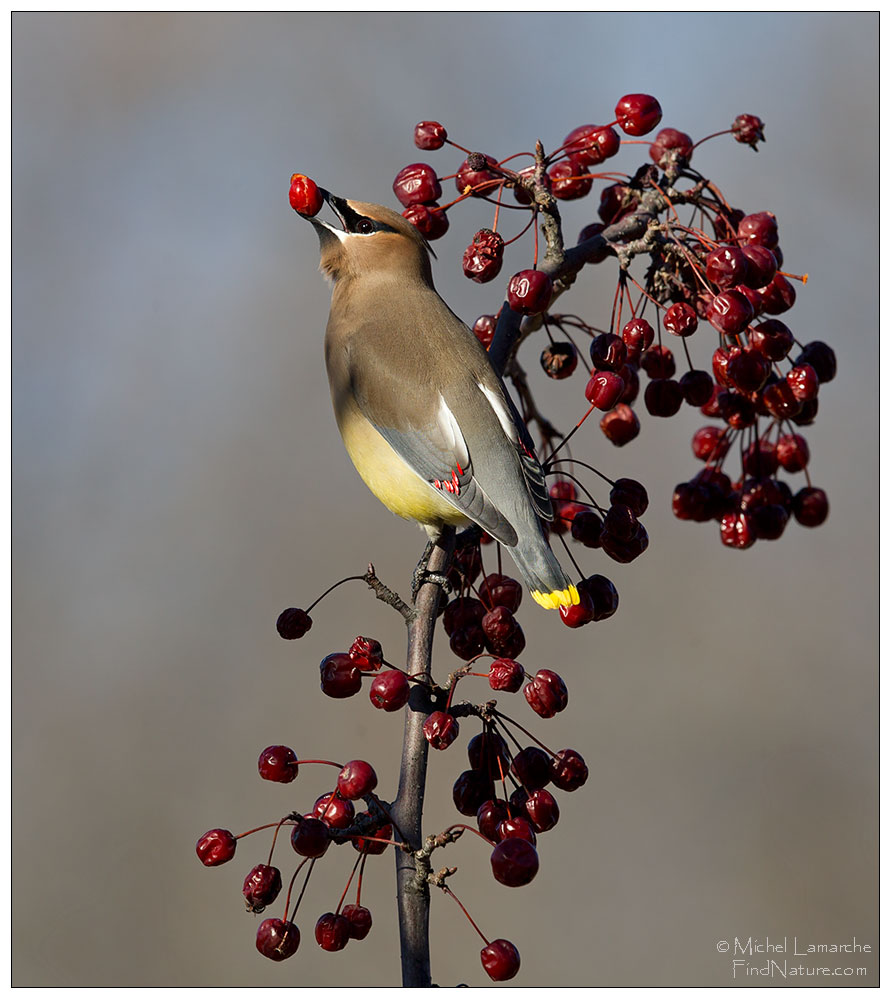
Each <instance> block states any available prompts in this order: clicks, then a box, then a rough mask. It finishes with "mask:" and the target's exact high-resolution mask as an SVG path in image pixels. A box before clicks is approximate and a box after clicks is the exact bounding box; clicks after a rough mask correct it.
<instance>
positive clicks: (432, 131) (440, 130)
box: [415, 121, 448, 149]
mask: <svg viewBox="0 0 891 999" xmlns="http://www.w3.org/2000/svg"><path fill="white" fill-rule="evenodd" d="M447 138H448V132H446V130H445V126H443V125H440V123H439V122H438V121H419V122H418V123H417V125H415V145H416V146H417V147H418V149H440V148H441V147H442V146H443V144H444V143H445V141H446V139H447Z"/></svg>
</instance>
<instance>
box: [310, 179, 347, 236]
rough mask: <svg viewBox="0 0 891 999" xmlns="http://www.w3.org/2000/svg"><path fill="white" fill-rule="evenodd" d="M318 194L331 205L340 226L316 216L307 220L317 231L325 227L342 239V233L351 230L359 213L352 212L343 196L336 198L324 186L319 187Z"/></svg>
mask: <svg viewBox="0 0 891 999" xmlns="http://www.w3.org/2000/svg"><path fill="white" fill-rule="evenodd" d="M319 194H321V195H322V198H323V200H324V201H325V203H326V204H328V205H330V206H331V209H332V210H333V212H334V214H335V215H336V216H337V218H338V220H339V221H340V224H341V226H342V228H340V229H338V228H337V227H336V226H333V225H332V224H331V223H330V222H325V221H323V220H322V219H320V218H318V216H315V217H313V218H310V220H309V221H310V222H312V224H313V225H314V226H315V227H316V230H317V231H318V230H319V229H325V230H327V231H328V232H330V233H333V234H334V235H335V236H337V238H338V239H343V237H344V235H345V234H346V233H348V232H350V231H351V230H352V227H353V225H354V224H355V222H357V221H358V219H359V215H358V214H357V213H356V212H354V211H353V209H352V208H350V206H349V204H348V203H347V201H346V199H345V198H338V197H337V195H336V194H332V193H331V192H330V191H326V190H325V188H324V187H320V188H319Z"/></svg>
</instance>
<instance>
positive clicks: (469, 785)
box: [452, 770, 495, 815]
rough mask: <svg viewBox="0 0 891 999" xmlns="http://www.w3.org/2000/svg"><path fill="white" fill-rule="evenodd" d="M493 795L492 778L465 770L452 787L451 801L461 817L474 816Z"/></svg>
mask: <svg viewBox="0 0 891 999" xmlns="http://www.w3.org/2000/svg"><path fill="white" fill-rule="evenodd" d="M494 793H495V786H494V784H493V783H492V778H491V777H490V776H489V775H488V774H487V773H481V772H480V771H479V770H465V771H464V772H463V773H461V774H459V775H458V778H457V780H456V781H455V783H454V784H453V785H452V801H453V802H454V803H455V808H457V809H458V811H459V812H460V813H461V814H462V815H476V813H477V810H478V809H479V807H480V805H482V804H483V802H484V801H488V800H489V799H490V798H491V797H492V795H493V794H494Z"/></svg>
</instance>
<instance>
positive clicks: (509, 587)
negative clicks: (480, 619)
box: [479, 572, 523, 630]
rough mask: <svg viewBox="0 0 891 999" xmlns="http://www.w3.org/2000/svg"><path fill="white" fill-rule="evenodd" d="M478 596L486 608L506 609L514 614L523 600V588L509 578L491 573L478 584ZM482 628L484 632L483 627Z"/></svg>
mask: <svg viewBox="0 0 891 999" xmlns="http://www.w3.org/2000/svg"><path fill="white" fill-rule="evenodd" d="M479 594H480V600H482V602H483V603H484V604H485V605H486V606H487V607H490V608H493V607H506V608H507V609H508V610H509V611H510V612H511V613H512V614H516V612H517V611H518V610H519V608H520V602H521V601H522V599H523V587H522V586H521V585H520V584H519V583H518V582H517V580H516V579H513V578H512V577H511V576H505V575H502V574H501V573H499V572H493V573H490V574H489V575H488V576H486V578H485V579H484V580H483V581H482V582H481V583H480V587H479ZM483 628H484V630H485V625H483Z"/></svg>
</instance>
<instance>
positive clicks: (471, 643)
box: [449, 624, 487, 662]
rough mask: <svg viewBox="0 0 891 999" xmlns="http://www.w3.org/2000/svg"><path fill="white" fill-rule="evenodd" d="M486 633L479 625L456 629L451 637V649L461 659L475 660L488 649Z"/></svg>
mask: <svg viewBox="0 0 891 999" xmlns="http://www.w3.org/2000/svg"><path fill="white" fill-rule="evenodd" d="M486 640H487V639H486V633H485V632H484V631H483V629H482V628H481V627H480V625H477V624H471V625H468V626H467V627H465V628H456V629H455V630H454V631H453V632H452V634H451V635H450V636H449V648H450V649H451V650H452V652H454V653H455V655H456V656H457V657H458V658H459V659H463V660H464V661H465V662H468V661H469V660H471V659H475V658H476V657H477V656H478V655H479V654H480V653H481V652H482V651H483V649H485V647H486Z"/></svg>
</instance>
